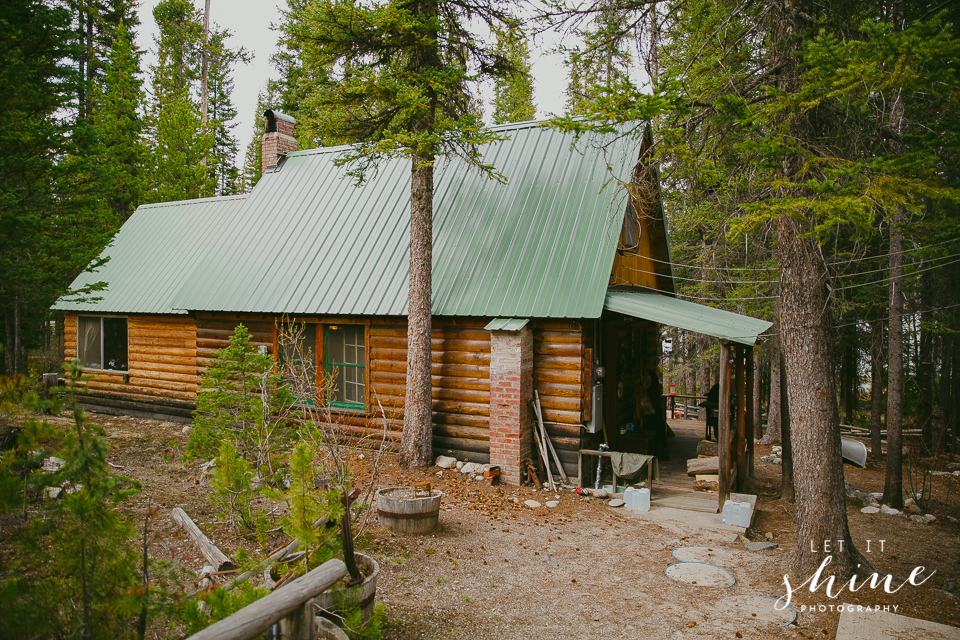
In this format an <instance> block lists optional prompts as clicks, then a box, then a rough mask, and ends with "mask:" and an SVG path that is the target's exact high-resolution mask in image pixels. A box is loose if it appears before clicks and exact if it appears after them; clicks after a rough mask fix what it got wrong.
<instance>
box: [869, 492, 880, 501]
mask: <svg viewBox="0 0 960 640" xmlns="http://www.w3.org/2000/svg"><path fill="white" fill-rule="evenodd" d="M870 497H871V498H873V499H874V500H882V499H883V493H881V492H879V491H874V492H873V493H871V494H870Z"/></svg>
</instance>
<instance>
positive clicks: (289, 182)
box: [176, 123, 640, 318]
mask: <svg viewBox="0 0 960 640" xmlns="http://www.w3.org/2000/svg"><path fill="white" fill-rule="evenodd" d="M498 129H499V130H500V131H501V132H503V133H505V134H507V135H508V136H509V139H508V140H506V141H503V142H499V143H494V144H490V145H487V147H486V148H484V149H483V155H484V160H485V161H487V162H491V163H492V164H494V165H495V166H496V167H497V169H498V170H499V171H501V172H502V173H503V174H504V175H505V176H506V177H507V179H508V182H507V184H501V183H498V182H496V181H494V180H491V179H489V178H487V177H486V176H484V175H482V174H481V173H480V172H479V171H478V170H476V169H475V168H473V167H471V166H469V165H468V164H466V163H465V162H464V161H463V160H461V159H459V158H457V157H445V158H441V159H439V160H438V162H437V170H436V174H435V181H434V184H435V189H434V254H433V255H434V260H433V311H434V313H435V314H437V315H447V316H453V315H460V316H488V317H500V318H513V317H518V318H519V317H571V318H591V317H599V315H600V313H601V311H602V309H603V300H604V295H605V293H606V288H607V282H608V280H609V277H610V270H611V267H612V264H613V258H614V252H615V250H616V244H617V239H618V236H619V233H620V229H621V226H622V223H623V215H624V211H625V207H626V193H625V190H624V189H623V188H621V187H620V186H619V185H618V184H617V183H616V181H615V180H613V178H618V179H621V180H625V181H626V180H629V178H630V175H631V172H632V169H633V167H634V165H635V164H636V162H637V160H638V157H639V147H640V142H639V141H638V140H636V139H627V138H623V139H616V136H607V137H599V136H593V137H585V139H584V140H582V141H581V142H580V143H579V144H578V145H577V150H572V149H571V146H572V143H573V136H572V134H568V133H564V132H560V131H556V130H553V129H549V128H545V127H542V126H540V125H539V124H537V123H522V124H517V125H509V126H504V127H498ZM342 151H343V148H342V147H341V148H327V149H315V150H310V151H300V152H295V153H291V154H289V155H288V156H287V157H286V160H285V161H284V163H283V165H282V167H281V168H280V170H279V171H277V172H275V173H270V174H266V175H264V176H263V178H262V179H261V180H260V182H259V183H258V184H257V186H256V188H255V189H254V190H253V192H252V193H251V194H250V196H249V197H248V198H247V200H246V202H245V203H244V205H243V207H242V208H241V209H240V211H238V212H237V216H236V218H235V219H234V221H233V224H231V225H228V226H227V227H225V228H223V229H222V231H221V233H220V234H219V235H217V237H216V238H215V240H214V242H211V243H210V249H211V250H209V251H207V252H205V254H204V256H203V258H202V259H201V260H200V262H199V263H198V264H197V265H196V267H195V270H194V274H193V276H192V277H191V278H188V279H187V281H186V282H185V284H184V286H183V287H182V289H181V290H180V293H179V295H178V296H177V300H176V306H177V307H178V308H180V309H185V310H210V311H234V312H264V313H288V314H295V315H299V314H327V315H405V314H406V311H407V275H408V262H409V258H408V248H409V208H410V160H409V159H403V158H399V159H394V160H390V161H386V162H384V163H382V164H381V165H380V167H379V171H378V172H377V173H376V174H375V175H373V176H371V177H370V178H369V179H368V180H367V182H365V183H364V185H363V186H362V187H356V186H354V184H353V181H352V180H351V179H350V178H349V177H347V176H346V170H345V169H344V168H340V167H337V166H336V165H335V163H334V161H335V160H336V158H337V157H338V156H339V155H340V153H341V152H342Z"/></svg>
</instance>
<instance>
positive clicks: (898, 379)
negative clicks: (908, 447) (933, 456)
mask: <svg viewBox="0 0 960 640" xmlns="http://www.w3.org/2000/svg"><path fill="white" fill-rule="evenodd" d="M902 222H903V214H902V213H898V214H897V215H896V216H894V219H893V221H892V223H891V225H890V321H889V322H890V329H889V331H888V332H887V337H888V339H889V345H888V346H887V358H888V360H887V468H886V473H885V474H884V479H883V502H884V503H886V504H889V505H890V506H892V507H894V508H896V509H900V508H902V507H903V441H902V433H901V432H902V429H903V229H902V227H901V226H900V225H901V224H902Z"/></svg>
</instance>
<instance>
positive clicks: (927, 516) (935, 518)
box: [923, 513, 937, 522]
mask: <svg viewBox="0 0 960 640" xmlns="http://www.w3.org/2000/svg"><path fill="white" fill-rule="evenodd" d="M923 517H924V518H926V519H927V520H929V521H930V522H936V521H937V516H935V515H933V514H932V513H928V514H925V515H924V516H923Z"/></svg>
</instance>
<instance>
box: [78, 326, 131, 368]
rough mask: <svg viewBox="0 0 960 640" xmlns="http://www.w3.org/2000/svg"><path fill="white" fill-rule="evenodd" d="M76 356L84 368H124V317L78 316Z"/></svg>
mask: <svg viewBox="0 0 960 640" xmlns="http://www.w3.org/2000/svg"><path fill="white" fill-rule="evenodd" d="M77 358H79V359H80V364H81V365H83V367H84V368H85V369H101V370H106V371H126V370H127V319H126V318H109V317H103V318H92V317H87V316H81V317H80V318H78V321H77Z"/></svg>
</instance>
